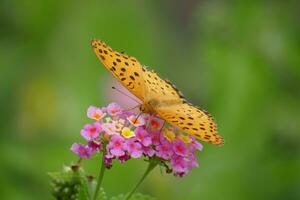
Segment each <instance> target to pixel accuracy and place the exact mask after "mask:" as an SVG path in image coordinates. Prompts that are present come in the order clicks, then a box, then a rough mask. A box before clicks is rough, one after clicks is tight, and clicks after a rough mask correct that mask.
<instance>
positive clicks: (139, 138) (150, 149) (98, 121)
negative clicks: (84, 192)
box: [71, 103, 202, 176]
mask: <svg viewBox="0 0 300 200" xmlns="http://www.w3.org/2000/svg"><path fill="white" fill-rule="evenodd" d="M87 116H88V118H90V119H92V120H93V121H94V122H93V123H90V124H86V125H85V126H84V127H83V129H82V130H81V131H80V134H81V136H82V137H83V138H84V139H85V140H86V144H80V143H74V144H73V145H72V147H71V150H72V151H73V152H74V153H75V154H78V155H79V157H80V158H81V159H87V158H90V157H91V156H92V155H93V154H94V153H99V152H103V153H104V156H103V159H104V161H105V166H106V168H111V167H112V161H113V160H118V161H119V162H120V163H124V162H125V161H127V160H129V159H132V158H142V157H143V158H146V160H150V159H158V160H159V161H160V164H161V165H162V166H164V167H165V168H166V171H167V172H168V173H171V172H173V174H174V175H175V176H183V175H186V174H187V173H188V172H189V171H190V170H191V169H193V168H194V167H198V160H197V156H196V152H197V150H200V151H201V150H202V145H201V144H200V143H199V142H197V141H196V140H195V139H194V138H193V137H191V136H187V135H185V134H184V133H182V132H181V131H179V130H178V129H177V128H176V127H173V126H170V125H166V124H165V123H164V121H163V120H162V119H160V118H158V117H155V116H150V115H148V114H141V115H136V114H134V113H133V112H129V111H125V110H123V109H122V108H121V107H120V106H119V105H118V104H116V103H111V104H109V105H108V106H107V107H103V108H98V107H95V106H90V107H89V108H88V110H87Z"/></svg>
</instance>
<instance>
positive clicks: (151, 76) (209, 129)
mask: <svg viewBox="0 0 300 200" xmlns="http://www.w3.org/2000/svg"><path fill="white" fill-rule="evenodd" d="M144 79H145V80H146V83H145V85H146V88H147V93H146V99H148V100H154V101H155V102H160V103H159V104H158V105H157V106H153V109H154V110H155V112H156V114H157V115H159V116H160V117H161V118H162V119H164V120H166V121H167V122H168V123H170V124H172V125H174V126H176V127H178V128H180V129H181V130H182V131H183V132H186V133H188V134H191V135H193V136H194V137H195V138H197V139H199V140H202V141H205V142H209V143H212V144H223V139H222V137H221V136H219V135H218V132H217V127H216V124H215V122H214V121H213V119H212V117H211V116H210V115H209V114H208V113H207V112H205V111H203V110H201V109H199V108H196V107H194V106H193V105H191V104H190V103H188V102H187V101H186V99H185V98H184V96H183V94H182V93H181V92H180V91H179V90H178V89H177V88H176V87H175V85H173V84H172V83H171V82H170V81H169V80H163V79H161V78H160V77H159V76H158V75H157V73H155V72H154V71H149V70H148V71H146V72H145V74H144Z"/></svg>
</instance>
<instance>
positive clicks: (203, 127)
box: [155, 103, 224, 145]
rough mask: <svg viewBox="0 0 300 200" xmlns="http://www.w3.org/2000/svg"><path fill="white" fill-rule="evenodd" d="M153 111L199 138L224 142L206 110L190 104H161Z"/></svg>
mask: <svg viewBox="0 0 300 200" xmlns="http://www.w3.org/2000/svg"><path fill="white" fill-rule="evenodd" d="M155 111H156V112H157V114H158V115H159V117H161V118H163V119H164V120H166V121H167V122H168V123H170V124H172V125H174V126H176V127H178V128H180V129H181V130H182V131H183V132H185V133H187V134H190V135H192V136H194V137H195V138H197V139H199V140H202V141H205V142H208V143H212V144H218V145H220V144H223V143H224V141H223V138H222V137H221V136H220V135H219V134H218V131H217V125H216V124H215V122H214V120H213V118H212V117H211V116H210V115H209V114H208V113H207V112H206V111H203V110H201V109H199V108H196V107H194V106H193V105H191V104H188V103H177V104H176V103H173V104H169V105H166V104H162V105H161V106H157V107H156V108H155Z"/></svg>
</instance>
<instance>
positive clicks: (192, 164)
mask: <svg viewBox="0 0 300 200" xmlns="http://www.w3.org/2000/svg"><path fill="white" fill-rule="evenodd" d="M188 159H189V161H188V166H187V168H188V170H191V169H193V168H194V167H199V164H198V158H197V156H196V155H195V154H194V152H193V153H191V155H190V156H189V158H188Z"/></svg>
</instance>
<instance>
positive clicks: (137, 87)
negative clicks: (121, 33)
mask: <svg viewBox="0 0 300 200" xmlns="http://www.w3.org/2000/svg"><path fill="white" fill-rule="evenodd" d="M91 43H92V46H93V49H94V52H95V53H96V55H97V57H98V58H99V59H100V60H101V62H102V63H103V65H104V66H105V67H106V68H107V69H108V70H109V71H110V72H111V73H112V74H113V76H114V77H115V78H116V79H117V80H118V81H120V82H121V83H122V85H124V86H125V87H126V88H127V89H128V90H129V91H130V92H131V93H132V94H134V95H135V96H136V97H138V98H139V99H140V100H141V101H142V102H143V104H142V105H141V106H140V110H141V111H142V112H146V113H149V114H152V115H158V116H159V117H160V118H162V119H164V120H165V121H167V122H168V123H170V124H172V125H174V126H176V127H178V128H179V129H181V130H182V131H183V132H186V133H188V134H191V135H193V136H194V137H195V138H197V139H199V140H202V141H205V142H209V143H212V144H223V143H224V141H223V138H222V137H221V136H220V135H219V134H218V132H217V127H216V124H215V123H214V121H213V119H212V117H211V116H210V115H209V113H207V112H206V111H204V110H201V109H199V108H197V107H195V106H193V105H192V104H190V103H188V102H187V100H186V99H185V98H184V97H183V95H182V93H181V92H180V91H179V90H178V89H177V88H176V87H175V86H174V85H173V84H172V83H171V82H170V81H168V80H163V79H161V78H160V77H159V76H158V75H157V74H156V73H155V72H154V71H150V70H148V69H146V67H145V66H143V65H142V64H140V62H139V61H138V60H137V59H136V58H134V57H132V56H128V55H126V54H124V53H119V52H117V51H114V50H113V49H112V48H111V47H109V46H108V45H106V44H105V43H104V42H102V41H100V40H92V42H91Z"/></svg>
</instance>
